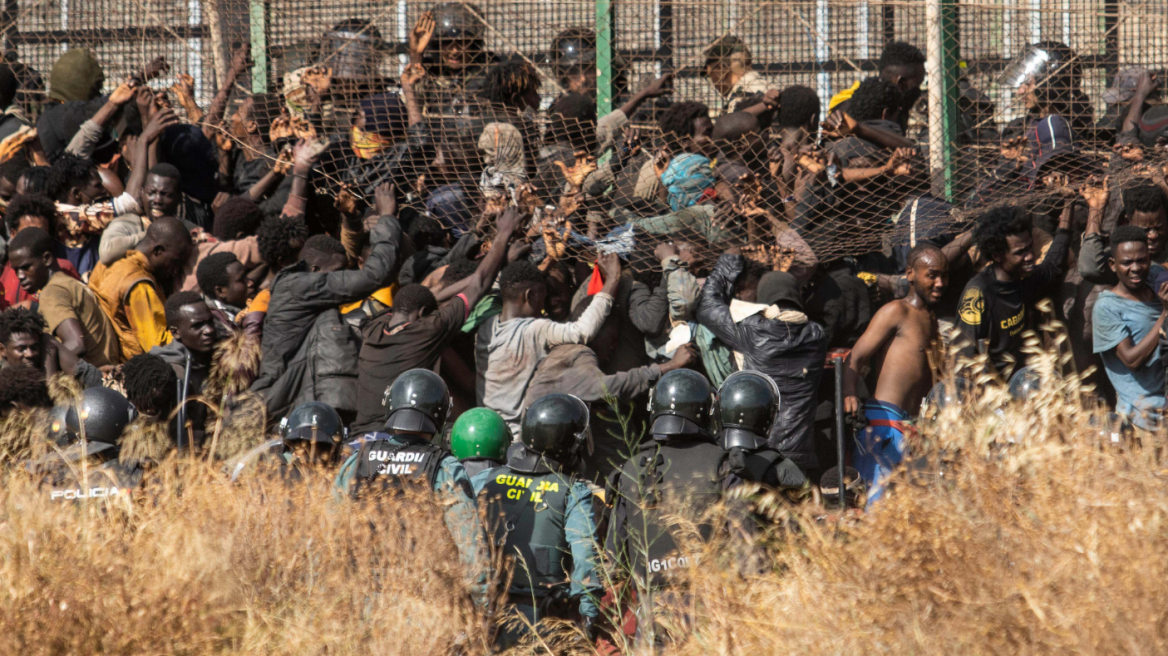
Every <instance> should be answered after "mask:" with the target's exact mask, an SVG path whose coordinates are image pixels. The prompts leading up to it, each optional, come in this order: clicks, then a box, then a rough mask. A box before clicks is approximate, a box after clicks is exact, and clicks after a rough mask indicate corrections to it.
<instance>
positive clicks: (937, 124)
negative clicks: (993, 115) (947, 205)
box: [925, 0, 960, 202]
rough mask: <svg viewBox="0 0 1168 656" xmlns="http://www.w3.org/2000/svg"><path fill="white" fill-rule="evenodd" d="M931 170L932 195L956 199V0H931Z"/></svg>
mask: <svg viewBox="0 0 1168 656" xmlns="http://www.w3.org/2000/svg"><path fill="white" fill-rule="evenodd" d="M925 7H926V16H927V21H928V28H929V32H928V36H929V38H928V50H929V52H928V64H927V68H928V73H929V174H930V176H929V177H930V179H931V185H930V187H931V189H932V194H933V196H935V197H937V198H944V199H945V200H948V201H950V202H952V201H953V193H954V188H953V187H954V177H955V169H956V166H957V150H956V149H957V117H958V114H957V72H958V57H959V55H960V53H959V49H960V40H959V38H958V33H957V3H956V0H928V1H927V2H926V5H925Z"/></svg>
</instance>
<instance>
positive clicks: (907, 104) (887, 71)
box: [827, 41, 925, 133]
mask: <svg viewBox="0 0 1168 656" xmlns="http://www.w3.org/2000/svg"><path fill="white" fill-rule="evenodd" d="M876 68H877V69H878V70H879V72H880V78H881V79H883V80H887V81H889V82H891V83H893V84H895V85H896V88H897V89H898V90H900V93H901V105H900V114H899V121H898V123H899V124H900V126H901V132H902V133H903V132H904V130H905V127H906V126H907V125H908V116H909V110H911V109H912V106H913V105H915V104H916V102H917V100H918V99H920V97H921V84H923V83H924V81H925V53H923V52H921V49H920V48H918V47H916V46H914V45H912V44H911V43H905V42H903V41H892V42H891V43H889V44H888V45H886V46H884V51H883V52H881V53H880V59H879V60H878V61H877V62H876ZM862 81H863V80H856V82H855V84H853V85H852V86H850V87H848V88H847V89H844V90H843V91H840V92H839V93H837V94H835V95H834V96H832V97H831V101H830V102H829V103H828V104H827V110H828V111H829V112H834V111H837V110H838V111H841V112H849V113H850V112H851V102H850V101H851V98H852V95H853V94H855V93H856V91H857V90H858V89H859V88H860V83H861V82H862Z"/></svg>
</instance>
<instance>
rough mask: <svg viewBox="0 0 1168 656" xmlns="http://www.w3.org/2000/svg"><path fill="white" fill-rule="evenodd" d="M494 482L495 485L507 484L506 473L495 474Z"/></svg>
mask: <svg viewBox="0 0 1168 656" xmlns="http://www.w3.org/2000/svg"><path fill="white" fill-rule="evenodd" d="M495 484H496V485H506V484H507V475H506V474H499V475H498V476H496V477H495Z"/></svg>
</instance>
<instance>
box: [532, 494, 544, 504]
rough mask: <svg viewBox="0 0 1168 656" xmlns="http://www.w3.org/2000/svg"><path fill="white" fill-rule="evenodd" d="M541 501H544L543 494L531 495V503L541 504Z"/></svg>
mask: <svg viewBox="0 0 1168 656" xmlns="http://www.w3.org/2000/svg"><path fill="white" fill-rule="evenodd" d="M540 501H543V494H541V493H539V492H532V493H531V502H532V503H539V502H540Z"/></svg>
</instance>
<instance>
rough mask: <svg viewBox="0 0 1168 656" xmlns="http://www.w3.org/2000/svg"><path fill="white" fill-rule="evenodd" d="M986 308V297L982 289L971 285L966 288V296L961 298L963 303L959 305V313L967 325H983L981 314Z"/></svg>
mask: <svg viewBox="0 0 1168 656" xmlns="http://www.w3.org/2000/svg"><path fill="white" fill-rule="evenodd" d="M985 309H986V308H985V297H984V296H982V293H981V290H980V289H978V288H977V287H970V288H969V289H967V290H965V296H963V297H962V298H961V304H960V305H959V306H958V307H957V315H958V316H959V317H961V320H962V321H964V322H965V323H966V324H967V325H970V326H978V325H981V315H982V313H983V312H985Z"/></svg>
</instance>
